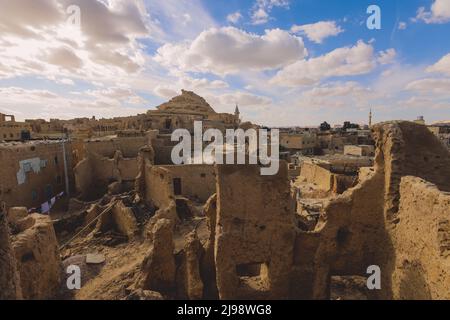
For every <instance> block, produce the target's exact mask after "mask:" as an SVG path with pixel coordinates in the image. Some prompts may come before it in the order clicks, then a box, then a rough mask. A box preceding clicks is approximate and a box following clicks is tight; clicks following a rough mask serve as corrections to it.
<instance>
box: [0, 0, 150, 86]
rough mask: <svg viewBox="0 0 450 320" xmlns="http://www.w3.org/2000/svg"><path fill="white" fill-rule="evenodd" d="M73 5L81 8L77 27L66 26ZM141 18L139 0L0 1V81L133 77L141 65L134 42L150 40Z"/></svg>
mask: <svg viewBox="0 0 450 320" xmlns="http://www.w3.org/2000/svg"><path fill="white" fill-rule="evenodd" d="M72 5H75V6H79V7H80V11H81V21H80V22H81V24H80V28H78V27H76V26H73V25H70V24H69V23H68V22H67V20H68V18H69V17H70V14H67V13H66V9H67V8H68V7H69V6H72ZM145 19H146V11H145V6H144V5H143V0H132V1H108V2H104V1H98V0H92V1H83V0H36V1H27V0H17V1H1V2H0V21H1V22H0V42H1V44H2V49H3V50H1V51H0V60H1V61H2V62H4V64H3V68H2V70H1V72H0V76H1V77H14V76H23V75H30V74H36V73H39V75H40V76H46V77H47V78H49V79H52V78H55V76H58V77H60V76H63V77H65V78H68V79H70V78H72V77H79V78H83V79H86V78H95V77H97V78H102V77H105V76H111V77H114V76H118V75H124V74H127V73H130V72H136V71H138V70H139V68H140V67H141V66H143V63H144V61H145V59H144V52H143V50H142V48H141V46H140V44H139V43H138V41H137V40H138V39H141V38H146V37H148V36H149V34H148V29H147V26H146V23H145Z"/></svg>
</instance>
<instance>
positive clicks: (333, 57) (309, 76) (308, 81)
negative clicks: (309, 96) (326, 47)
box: [271, 41, 376, 87]
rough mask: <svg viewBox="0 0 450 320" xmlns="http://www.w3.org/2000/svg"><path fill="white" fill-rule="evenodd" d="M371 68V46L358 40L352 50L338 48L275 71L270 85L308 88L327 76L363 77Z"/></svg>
mask: <svg viewBox="0 0 450 320" xmlns="http://www.w3.org/2000/svg"><path fill="white" fill-rule="evenodd" d="M375 67H376V59H375V57H374V49H373V47H372V46H371V45H369V44H366V43H364V42H363V41H358V43H357V44H356V45H355V46H353V47H344V48H338V49H335V50H333V51H331V52H329V53H327V54H326V55H323V56H319V57H317V58H312V59H309V60H299V61H297V62H295V63H293V64H291V65H289V66H287V67H285V68H284V69H282V70H281V71H279V72H278V73H277V74H276V76H275V77H274V78H273V79H272V80H271V83H274V84H278V85H283V86H288V87H296V86H302V85H312V84H316V83H318V82H320V80H322V79H325V78H329V77H339V76H354V75H361V74H366V73H369V72H371V71H372V70H373V69H374V68H375Z"/></svg>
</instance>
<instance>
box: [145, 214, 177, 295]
mask: <svg viewBox="0 0 450 320" xmlns="http://www.w3.org/2000/svg"><path fill="white" fill-rule="evenodd" d="M151 241H152V246H151V248H150V250H149V252H148V254H147V256H146V258H145V259H144V261H143V263H142V266H141V270H142V276H141V279H140V280H139V284H138V286H139V287H140V288H142V289H144V290H151V291H157V292H160V293H162V294H165V295H171V294H172V295H173V293H174V290H175V275H176V265H175V258H174V243H173V223H172V222H171V221H170V220H167V219H159V220H158V221H157V222H156V223H155V225H154V227H153V230H152V233H151Z"/></svg>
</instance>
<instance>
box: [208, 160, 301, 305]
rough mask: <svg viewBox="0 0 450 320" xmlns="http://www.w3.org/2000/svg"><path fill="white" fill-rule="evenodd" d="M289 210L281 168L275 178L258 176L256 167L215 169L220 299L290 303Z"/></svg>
mask: <svg viewBox="0 0 450 320" xmlns="http://www.w3.org/2000/svg"><path fill="white" fill-rule="evenodd" d="M243 181H245V183H242V182H243ZM293 208H294V201H293V199H292V198H291V194H290V186H289V180H288V176H287V165H286V164H285V163H284V162H283V163H282V164H281V165H280V171H279V173H278V174H277V175H275V176H261V175H260V168H259V167H258V166H251V165H250V166H229V165H220V166H217V217H216V219H217V220H216V227H215V233H216V234H215V265H216V278H217V288H218V292H219V297H220V298H221V299H243V298H262V299H264V298H274V299H283V298H287V297H289V274H290V270H291V265H292V260H293V243H294V239H295V234H294V228H293V226H294V223H293V216H292V212H293V210H294V209H293Z"/></svg>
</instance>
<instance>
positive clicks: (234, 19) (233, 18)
mask: <svg viewBox="0 0 450 320" xmlns="http://www.w3.org/2000/svg"><path fill="white" fill-rule="evenodd" d="M241 19H242V14H241V13H240V12H239V11H236V12H234V13H230V14H229V15H228V16H227V21H228V22H230V23H233V24H237V23H238V22H239V21H240V20H241Z"/></svg>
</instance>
